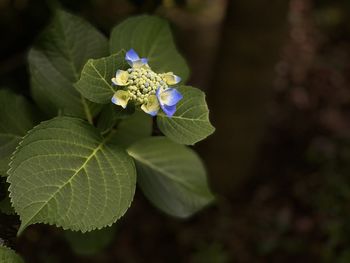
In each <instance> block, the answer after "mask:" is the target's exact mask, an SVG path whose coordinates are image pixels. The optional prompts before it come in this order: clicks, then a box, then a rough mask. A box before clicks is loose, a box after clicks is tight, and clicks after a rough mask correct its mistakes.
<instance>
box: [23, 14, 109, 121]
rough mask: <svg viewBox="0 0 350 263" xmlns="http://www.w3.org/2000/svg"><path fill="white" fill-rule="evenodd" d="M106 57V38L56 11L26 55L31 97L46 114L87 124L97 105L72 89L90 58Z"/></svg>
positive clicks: (69, 15) (86, 25)
mask: <svg viewBox="0 0 350 263" xmlns="http://www.w3.org/2000/svg"><path fill="white" fill-rule="evenodd" d="M107 54H108V42H107V39H106V38H105V37H104V36H103V35H102V34H101V33H99V32H98V31H97V30H96V29H95V28H93V27H92V26H91V25H90V24H89V23H87V22H86V21H84V20H83V19H81V18H79V17H76V16H74V15H71V14H69V13H66V12H64V11H60V10H58V11H57V12H56V14H55V16H54V18H53V21H52V23H51V24H50V25H49V26H48V28H47V29H46V30H45V31H44V32H43V33H42V34H41V35H40V37H39V39H38V40H37V41H36V43H35V45H34V47H33V48H32V49H31V50H30V52H29V68H30V73H31V82H32V95H33V98H34V100H35V101H36V102H37V104H38V105H39V106H40V107H41V108H42V109H43V110H45V111H46V112H47V113H48V114H49V115H51V116H56V115H57V114H58V113H59V112H62V113H63V114H67V115H73V116H77V117H82V118H87V119H89V120H90V121H91V119H92V117H93V115H94V114H95V113H96V112H97V111H98V107H97V105H94V104H92V103H91V102H89V101H87V100H86V99H84V98H83V97H81V95H80V94H79V92H77V91H76V90H75V88H74V86H73V84H74V83H75V82H77V81H78V79H79V77H80V72H81V69H82V68H83V66H84V65H85V63H86V62H87V61H88V59H90V58H99V57H103V56H106V55H107Z"/></svg>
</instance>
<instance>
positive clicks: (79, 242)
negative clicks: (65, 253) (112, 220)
mask: <svg viewBox="0 0 350 263" xmlns="http://www.w3.org/2000/svg"><path fill="white" fill-rule="evenodd" d="M115 232H116V225H115V224H114V225H112V226H111V227H105V228H103V229H101V230H93V231H91V232H88V233H79V232H73V231H64V236H65V237H66V239H67V241H68V243H69V244H70V246H71V248H72V250H73V251H74V253H76V254H78V255H83V256H91V255H94V254H97V253H98V252H100V251H101V250H103V249H105V248H106V247H107V246H108V245H109V244H110V243H111V241H112V240H113V237H114V235H115Z"/></svg>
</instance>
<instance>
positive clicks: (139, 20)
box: [110, 15, 189, 82]
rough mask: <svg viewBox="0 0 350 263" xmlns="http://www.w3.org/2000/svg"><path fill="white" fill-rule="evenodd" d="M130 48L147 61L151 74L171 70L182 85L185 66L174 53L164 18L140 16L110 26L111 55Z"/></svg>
mask: <svg viewBox="0 0 350 263" xmlns="http://www.w3.org/2000/svg"><path fill="white" fill-rule="evenodd" d="M130 48H133V49H135V51H136V52H137V53H138V54H139V55H140V56H141V57H146V58H148V62H149V65H150V66H151V67H152V69H153V70H154V71H155V72H157V73H163V72H169V71H172V72H174V73H175V74H176V75H179V76H180V77H181V78H182V80H183V82H186V80H187V79H188V76H189V69H188V66H187V64H186V61H185V60H184V58H183V57H182V56H181V55H180V54H179V52H178V51H177V50H176V46H175V43H174V40H173V37H172V34H171V30H170V27H169V24H168V22H167V21H165V20H164V19H161V18H159V17H155V16H147V15H143V16H137V17H132V18H129V19H126V20H125V21H124V22H122V23H120V24H119V25H117V26H116V27H114V29H113V30H112V33H111V39H110V51H111V53H112V54H113V53H116V52H119V51H120V50H122V49H124V50H129V49H130Z"/></svg>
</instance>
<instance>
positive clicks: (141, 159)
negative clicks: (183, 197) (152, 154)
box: [127, 150, 204, 196]
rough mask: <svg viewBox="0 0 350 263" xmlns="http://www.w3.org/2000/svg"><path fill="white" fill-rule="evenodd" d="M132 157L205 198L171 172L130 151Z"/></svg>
mask: <svg viewBox="0 0 350 263" xmlns="http://www.w3.org/2000/svg"><path fill="white" fill-rule="evenodd" d="M127 152H128V154H129V155H130V156H132V157H133V158H134V159H136V160H137V161H139V162H140V163H142V164H144V165H145V166H148V167H149V168H151V169H154V170H155V171H158V172H159V173H161V174H164V175H165V176H166V177H167V178H168V179H170V180H172V181H175V182H177V183H178V184H180V185H182V186H183V187H184V188H186V189H188V190H189V191H190V192H192V193H196V194H198V195H201V196H204V195H203V193H199V192H198V191H197V190H196V189H194V188H192V187H191V186H190V185H188V184H187V183H185V182H184V181H181V180H179V179H177V178H176V177H174V176H172V175H171V174H170V173H169V172H167V171H165V170H163V169H160V168H159V167H157V166H155V165H153V164H152V163H151V162H149V161H147V160H146V159H144V158H142V157H140V155H137V154H135V153H134V152H132V151H130V150H128V151H127Z"/></svg>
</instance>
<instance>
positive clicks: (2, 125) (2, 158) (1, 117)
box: [0, 90, 36, 176]
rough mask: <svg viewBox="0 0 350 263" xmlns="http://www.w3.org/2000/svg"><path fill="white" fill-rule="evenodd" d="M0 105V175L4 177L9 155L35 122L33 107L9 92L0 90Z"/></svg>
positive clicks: (20, 97)
mask: <svg viewBox="0 0 350 263" xmlns="http://www.w3.org/2000/svg"><path fill="white" fill-rule="evenodd" d="M0 105H1V107H0V174H1V175H2V176H5V175H6V172H7V170H8V168H9V166H8V164H9V162H10V156H11V154H12V153H13V152H14V150H15V149H16V146H17V144H18V143H19V142H20V140H21V138H22V136H24V135H25V134H26V132H27V131H28V130H30V129H31V128H33V126H34V125H35V122H36V121H35V109H34V107H33V106H32V105H31V104H30V103H29V102H28V101H27V100H26V99H25V98H24V97H22V96H20V95H16V94H14V93H12V92H11V91H9V90H0Z"/></svg>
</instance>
